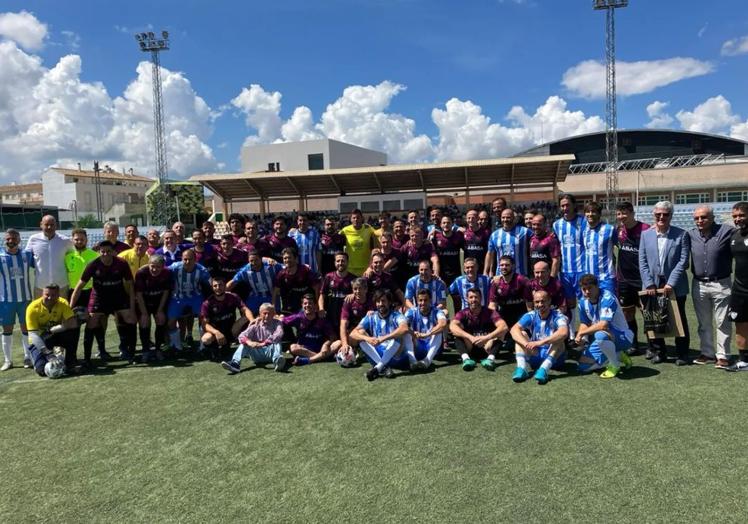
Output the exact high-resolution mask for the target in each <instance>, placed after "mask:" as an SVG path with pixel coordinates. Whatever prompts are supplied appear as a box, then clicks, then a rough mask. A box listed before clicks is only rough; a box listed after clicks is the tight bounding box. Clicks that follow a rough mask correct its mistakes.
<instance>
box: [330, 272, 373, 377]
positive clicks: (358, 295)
mask: <svg viewBox="0 0 748 524" xmlns="http://www.w3.org/2000/svg"><path fill="white" fill-rule="evenodd" d="M351 288H352V289H353V295H352V296H351V297H350V298H346V299H345V301H344V302H343V309H342V310H341V312H340V333H339V335H340V339H339V340H336V341H335V342H333V344H332V350H333V351H334V352H335V359H336V360H337V361H338V363H339V364H340V365H341V366H343V367H350V366H353V365H354V364H355V363H356V346H357V345H358V343H357V342H356V341H355V340H353V339H351V338H350V334H351V332H352V331H353V330H354V329H356V327H357V326H358V324H359V323H360V322H361V320H363V318H364V317H365V316H366V314H367V313H368V312H369V311H371V310H373V309H374V306H373V304H372V303H371V300H369V298H368V296H369V295H368V290H369V283H368V280H366V279H365V278H364V277H358V278H356V279H354V280H353V282H352V283H351Z"/></svg>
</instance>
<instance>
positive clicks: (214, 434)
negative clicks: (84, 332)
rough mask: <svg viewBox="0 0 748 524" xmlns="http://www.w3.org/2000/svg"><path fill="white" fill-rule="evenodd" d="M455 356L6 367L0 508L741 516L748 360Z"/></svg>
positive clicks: (361, 516) (85, 517) (425, 517)
mask: <svg viewBox="0 0 748 524" xmlns="http://www.w3.org/2000/svg"><path fill="white" fill-rule="evenodd" d="M691 328H692V332H694V333H695V331H696V329H695V323H694V324H692V326H691ZM115 339H116V337H115V336H114V331H113V330H112V331H110V337H109V339H108V340H109V345H110V346H112V347H114V346H115V345H116V344H115ZM691 345H692V347H696V346H697V339H694V340H693V341H692V344H691ZM453 356H454V357H455V359H452V362H446V361H440V362H438V363H437V364H438V368H437V369H436V371H434V372H432V373H427V374H421V375H413V376H408V375H400V376H398V377H397V378H396V379H395V380H386V379H380V380H377V381H375V382H373V383H367V382H366V380H365V379H364V377H363V372H364V371H365V369H367V368H368V366H363V367H359V368H355V369H341V368H339V367H338V366H337V365H335V364H320V365H313V366H306V367H303V368H294V369H292V370H291V371H290V372H289V373H284V374H279V373H274V372H272V371H271V370H270V369H269V368H268V369H249V370H245V371H244V372H242V373H240V374H239V375H235V376H227V374H226V372H225V371H224V370H223V369H221V368H220V366H218V365H217V364H212V363H208V362H196V363H185V364H181V365H165V366H163V367H147V366H144V365H135V366H123V364H122V363H120V362H114V363H112V364H110V365H109V369H108V372H106V373H104V372H101V373H99V374H96V375H92V376H84V377H79V378H72V379H63V380H57V381H52V380H46V379H41V378H37V377H36V375H35V374H33V373H32V372H30V371H29V370H24V369H13V370H11V371H8V372H5V373H3V374H2V375H0V395H1V396H0V398H1V400H0V402H2V408H3V417H2V419H3V432H2V437H3V438H2V442H3V453H2V469H1V470H2V482H3V488H4V489H3V494H2V496H1V497H0V515H2V521H4V522H25V521H40V520H44V521H65V522H72V521H75V522H85V521H97V522H104V521H106V522H115V521H116V522H132V521H140V522H146V521H148V522H164V521H180V522H185V521H189V522H209V521H210V522H212V521H219V522H231V521H248V522H278V521H297V522H302V521H303V522H317V521H357V522H368V521H386V522H396V521H404V520H419V521H440V522H460V521H468V520H476V521H493V522H497V521H523V522H535V521H537V522H540V521H554V522H563V521H588V522H604V521H618V522H629V521H630V522H642V521H675V520H679V521H688V522H700V521H710V522H714V521H735V522H738V521H743V520H744V514H745V508H744V502H743V501H744V500H745V497H746V494H747V493H746V488H745V487H744V484H745V477H746V473H748V458H746V457H745V456H744V454H743V453H742V448H741V447H740V445H741V444H742V439H743V437H744V435H745V434H746V430H747V427H746V426H748V424H747V423H746V422H745V420H744V419H743V418H742V414H741V411H740V410H739V408H736V407H735V406H736V405H738V406H739V402H740V401H741V400H742V394H743V392H744V391H745V389H746V380H748V374H743V373H727V372H724V371H721V370H715V369H714V368H713V367H711V366H691V367H688V368H678V367H676V366H674V365H673V364H666V365H660V366H653V365H650V364H649V363H648V362H647V361H646V360H645V359H644V358H643V357H635V359H634V363H635V366H634V368H633V369H632V370H630V371H629V372H627V373H626V374H625V375H624V376H623V378H619V379H615V380H608V381H604V380H601V379H599V378H598V377H597V376H596V375H592V376H575V375H568V376H567V375H566V374H564V373H555V374H554V379H553V380H552V381H551V382H550V383H549V384H548V385H546V386H538V385H536V384H535V383H534V382H533V381H528V382H527V383H524V384H514V383H512V382H511V379H510V375H511V371H512V370H513V367H514V366H513V363H504V364H502V365H501V366H500V367H499V368H498V369H497V370H496V371H495V372H488V371H485V370H483V369H480V368H479V369H476V370H475V371H473V372H471V373H466V372H464V371H462V369H461V368H460V367H459V366H457V365H452V363H453V362H456V355H453ZM19 363H20V362H19V361H17V362H16V364H17V365H18V364H19ZM244 365H245V368H249V363H248V362H247V361H245V362H244ZM567 369H569V370H571V369H573V366H571V365H567Z"/></svg>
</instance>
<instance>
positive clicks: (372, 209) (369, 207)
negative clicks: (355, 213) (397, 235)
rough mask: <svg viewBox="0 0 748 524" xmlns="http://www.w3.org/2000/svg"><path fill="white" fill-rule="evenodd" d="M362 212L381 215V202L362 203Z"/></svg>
mask: <svg viewBox="0 0 748 524" xmlns="http://www.w3.org/2000/svg"><path fill="white" fill-rule="evenodd" d="M361 211H362V212H363V213H379V202H377V201H376V200H375V201H374V202H371V201H369V202H361Z"/></svg>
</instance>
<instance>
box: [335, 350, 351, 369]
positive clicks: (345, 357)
mask: <svg viewBox="0 0 748 524" xmlns="http://www.w3.org/2000/svg"><path fill="white" fill-rule="evenodd" d="M335 360H336V361H337V363H338V364H340V365H341V366H343V367H344V368H350V367H353V366H355V365H356V352H355V351H353V350H350V351H345V352H343V351H338V352H337V353H336V354H335Z"/></svg>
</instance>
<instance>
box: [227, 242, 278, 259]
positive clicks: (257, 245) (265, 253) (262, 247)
mask: <svg viewBox="0 0 748 524" xmlns="http://www.w3.org/2000/svg"><path fill="white" fill-rule="evenodd" d="M234 247H236V249H241V250H242V251H244V252H245V253H249V252H250V251H251V250H253V249H254V250H255V251H257V253H258V254H259V255H260V256H261V257H263V258H264V257H268V258H270V244H268V243H267V241H266V240H265V239H264V238H256V239H255V240H247V239H246V238H244V237H242V243H241V244H237V245H236V246H234Z"/></svg>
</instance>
